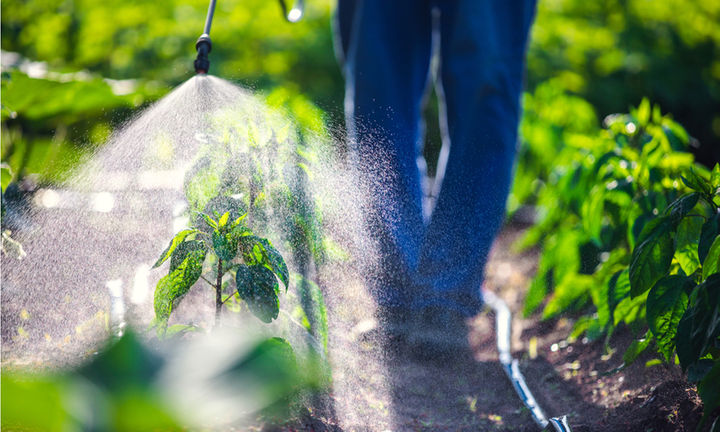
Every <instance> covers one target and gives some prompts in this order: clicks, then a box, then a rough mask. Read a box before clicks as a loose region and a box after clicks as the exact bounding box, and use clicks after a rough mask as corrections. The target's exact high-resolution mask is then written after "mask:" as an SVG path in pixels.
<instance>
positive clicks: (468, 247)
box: [418, 0, 535, 315]
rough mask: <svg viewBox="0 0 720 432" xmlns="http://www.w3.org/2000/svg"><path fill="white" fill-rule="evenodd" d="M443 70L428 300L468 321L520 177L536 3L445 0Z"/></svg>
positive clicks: (426, 246)
mask: <svg viewBox="0 0 720 432" xmlns="http://www.w3.org/2000/svg"><path fill="white" fill-rule="evenodd" d="M438 4H439V6H440V14H441V24H440V32H441V49H440V56H441V66H440V69H441V70H440V80H441V88H440V91H439V93H440V94H441V96H444V97H443V98H442V99H444V104H445V111H446V113H447V118H446V119H445V120H446V121H447V124H446V128H445V130H446V131H447V134H448V135H449V137H448V138H449V140H447V141H449V151H448V152H443V153H444V156H446V158H444V159H443V158H441V160H440V165H439V166H438V181H439V182H440V184H441V187H440V191H439V194H438V197H437V203H436V205H435V208H434V210H433V214H432V218H431V221H430V224H429V226H428V229H427V232H426V234H425V238H424V241H423V244H422V247H421V254H420V262H419V266H418V268H419V276H418V277H419V278H420V279H421V280H422V281H424V282H425V283H427V284H429V285H430V286H432V287H433V288H434V293H433V295H432V296H431V298H426V299H425V300H426V302H428V303H436V304H440V305H443V306H449V307H452V308H453V309H456V310H458V311H460V312H461V313H463V314H465V315H472V314H474V313H476V312H477V311H478V309H479V307H480V305H481V304H482V298H481V294H480V286H481V284H482V280H483V274H484V267H485V264H486V261H487V257H488V253H489V251H490V248H491V246H492V243H493V240H494V238H495V235H496V234H497V231H498V230H499V228H500V225H501V223H502V220H503V216H504V214H505V202H506V199H507V195H508V192H509V188H510V183H511V181H512V168H513V163H514V158H515V150H516V141H517V127H518V119H519V112H520V108H519V101H520V94H521V90H522V76H523V70H524V56H525V46H526V40H527V35H528V30H529V27H530V23H531V22H532V17H533V15H534V10H535V1H534V0H503V1H496V0H483V1H481V0H459V1H448V2H444V1H440V2H438Z"/></svg>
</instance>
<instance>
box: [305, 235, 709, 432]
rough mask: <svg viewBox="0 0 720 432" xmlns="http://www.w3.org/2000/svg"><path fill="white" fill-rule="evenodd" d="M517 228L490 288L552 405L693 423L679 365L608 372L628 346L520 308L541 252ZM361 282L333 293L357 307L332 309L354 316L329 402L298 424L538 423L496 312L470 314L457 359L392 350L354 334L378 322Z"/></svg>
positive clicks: (541, 397) (514, 426) (660, 427)
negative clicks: (523, 397) (514, 375)
mask: <svg viewBox="0 0 720 432" xmlns="http://www.w3.org/2000/svg"><path fill="white" fill-rule="evenodd" d="M520 235H521V230H520V229H518V228H506V229H505V230H504V231H503V233H502V234H501V235H500V237H499V239H498V241H497V242H496V245H495V248H494V250H493V253H492V256H491V259H490V262H489V264H488V271H487V280H486V288H487V289H490V290H493V291H494V292H495V293H497V294H498V295H499V296H500V297H502V298H503V299H504V300H505V301H506V302H507V303H508V306H509V307H510V309H511V310H512V313H513V338H512V339H513V340H512V343H513V351H514V352H515V354H514V355H515V357H516V358H519V359H520V365H521V369H522V371H523V373H524V374H525V375H526V378H527V380H528V385H529V386H530V388H531V390H532V391H533V393H534V394H535V396H536V398H537V399H538V402H539V403H540V404H541V406H542V408H543V409H544V410H545V412H546V414H548V415H549V416H559V415H563V414H567V415H568V417H569V419H570V424H571V426H572V427H573V430H575V431H603V430H614V431H625V430H626V431H634V430H653V431H683V430H694V428H695V425H696V424H697V421H698V420H699V415H700V412H701V411H700V410H701V408H700V407H699V405H698V404H699V400H698V398H697V394H696V393H695V391H694V389H692V388H691V387H689V386H687V385H686V384H685V383H684V381H683V378H682V374H681V373H680V371H679V370H678V368H676V367H669V366H664V365H659V366H653V367H651V368H646V367H645V364H644V363H645V362H644V361H643V359H641V360H640V361H638V362H637V363H636V364H634V365H633V366H631V367H630V368H627V369H626V370H624V371H621V372H618V373H611V374H607V373H608V372H609V371H612V370H613V369H615V368H617V367H618V366H620V364H621V363H622V359H621V356H622V354H621V353H622V352H623V351H622V349H617V350H616V351H615V352H611V353H605V352H604V349H603V346H602V344H601V343H588V342H587V341H582V340H581V341H576V342H574V343H567V342H566V339H567V337H568V335H569V333H570V330H571V322H570V321H569V320H568V319H560V320H557V321H553V322H540V321H539V320H538V317H531V318H529V319H524V318H522V316H521V313H520V311H521V309H522V299H523V297H524V294H525V291H526V289H527V285H528V282H529V278H530V277H531V275H532V274H533V273H534V270H535V265H536V261H537V254H536V253H535V252H529V253H525V254H517V253H513V252H512V248H511V245H512V243H513V242H514V241H515V240H516V239H517V238H518V237H519V236H520ZM359 290H361V289H360V288H359V287H354V289H344V290H340V291H341V293H342V294H341V295H339V296H338V298H337V301H338V302H339V304H343V305H351V307H342V308H338V309H336V310H335V311H334V312H333V313H332V314H331V317H330V320H331V322H333V320H336V321H335V322H338V321H340V322H346V323H349V324H351V325H349V326H346V327H342V326H340V327H337V328H335V330H334V331H333V332H332V334H331V341H330V345H331V347H333V348H331V351H332V352H331V357H332V362H333V367H334V387H333V389H332V392H331V394H330V395H329V403H328V404H327V407H329V408H328V409H326V410H324V411H321V412H319V413H317V415H316V416H310V417H311V418H312V420H309V421H308V422H306V423H305V424H304V426H301V428H304V429H307V430H342V431H537V430H539V428H538V427H537V426H536V425H535V423H534V422H533V420H532V418H531V416H530V414H529V411H528V410H527V409H526V408H525V407H524V406H523V405H522V403H521V402H520V399H519V398H518V397H517V395H516V394H515V392H514V390H513V389H512V387H511V385H510V383H509V381H508V380H507V378H506V376H505V374H504V372H503V371H502V369H501V366H500V364H499V362H498V360H497V350H496V347H495V343H496V342H495V332H494V317H493V316H492V314H491V313H489V312H483V313H481V314H480V315H478V316H477V317H476V318H475V319H474V320H473V323H472V324H473V325H472V329H471V331H470V334H469V338H470V343H471V347H472V350H471V351H467V352H462V353H458V354H457V356H455V357H454V358H452V359H443V360H439V361H429V362H428V361H418V360H416V359H415V358H413V357H412V356H408V355H404V354H403V353H402V352H400V353H399V355H397V354H398V353H393V354H392V355H390V354H388V352H387V349H384V347H383V344H382V343H379V342H378V341H372V339H371V340H367V339H364V338H362V337H359V336H358V335H359V334H363V332H366V331H367V330H368V329H369V328H372V327H373V325H374V322H373V320H372V314H369V313H368V311H372V305H371V304H369V303H368V300H367V299H366V298H364V297H363V296H354V295H353V294H352V293H357V292H358V291H359ZM343 295H345V296H346V297H345V298H343ZM347 296H349V297H347ZM330 309H331V311H332V309H333V308H332V305H331V307H330ZM333 315H334V316H333ZM631 340H632V335H630V334H629V332H626V333H625V334H620V335H619V336H616V337H615V339H614V340H613V344H614V345H615V346H618V347H619V348H624V347H625V346H627V344H629V343H630V341H631ZM531 345H532V347H531ZM395 351H398V350H395ZM399 351H401V349H400V350H399ZM529 351H530V352H529ZM650 358H651V357H648V359H650Z"/></svg>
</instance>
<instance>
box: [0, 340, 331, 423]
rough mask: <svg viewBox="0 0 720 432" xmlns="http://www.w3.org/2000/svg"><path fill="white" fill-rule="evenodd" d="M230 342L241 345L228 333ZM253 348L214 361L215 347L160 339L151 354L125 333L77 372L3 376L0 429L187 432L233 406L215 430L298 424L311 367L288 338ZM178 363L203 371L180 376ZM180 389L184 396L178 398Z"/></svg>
mask: <svg viewBox="0 0 720 432" xmlns="http://www.w3.org/2000/svg"><path fill="white" fill-rule="evenodd" d="M224 338H225V340H226V341H227V342H228V343H235V344H237V341H235V340H233V338H231V337H228V335H227V334H225V335H224ZM246 345H247V346H245V345H242V348H241V349H235V350H234V351H232V352H233V353H234V354H233V355H232V356H230V357H227V356H226V358H225V361H223V362H219V363H218V362H216V361H214V358H213V356H217V355H218V353H217V352H212V349H210V351H211V352H212V353H210V354H209V353H208V349H207V347H203V348H201V346H194V345H192V344H191V342H188V341H182V342H175V345H172V344H170V343H168V342H159V341H155V342H154V344H153V348H152V349H150V348H148V347H146V346H145V344H144V343H143V342H142V341H141V340H140V339H139V338H138V337H137V336H135V335H133V334H132V333H126V334H125V335H124V336H122V337H121V338H120V339H118V340H114V341H109V343H108V345H107V347H106V348H105V349H103V350H101V351H100V352H99V353H98V354H97V355H95V356H93V357H92V358H90V359H87V360H86V362H85V363H84V364H82V365H80V366H77V367H74V368H70V369H67V370H53V371H46V372H44V373H38V372H37V371H35V372H33V373H28V372H20V371H14V370H13V371H8V370H3V373H2V393H3V394H2V396H3V397H2V416H1V419H0V426H1V427H2V428H3V430H5V429H7V430H38V431H40V430H41V431H66V430H114V431H149V430H163V431H169V430H187V428H188V424H192V425H194V426H195V428H197V427H198V426H200V425H202V428H203V429H207V428H208V427H210V426H209V425H207V424H203V423H204V421H206V418H204V417H202V414H201V413H203V412H207V410H209V409H210V410H212V409H215V407H217V406H227V405H223V404H227V403H228V401H230V400H231V401H233V402H236V404H235V405H234V410H233V411H230V412H228V413H227V414H226V415H221V416H216V418H213V422H214V423H215V426H216V427H220V426H224V428H231V427H235V426H237V425H239V424H243V423H247V422H250V423H257V422H258V420H260V421H262V422H266V423H272V422H274V421H278V419H279V420H280V421H287V420H285V419H288V418H290V419H292V415H293V414H294V413H296V412H297V411H296V409H297V407H296V406H293V405H292V400H291V396H293V395H295V394H297V392H298V391H301V390H303V389H308V388H312V387H314V386H315V385H317V382H316V380H315V378H314V377H313V375H312V372H311V371H308V370H312V368H310V369H308V368H307V367H308V363H307V362H305V361H304V360H303V359H301V358H296V356H295V355H294V353H293V351H292V349H291V348H290V346H289V344H288V343H287V342H286V341H285V340H284V339H280V338H270V339H265V340H258V341H254V342H246ZM236 348H237V347H236ZM178 364H182V365H185V366H192V367H191V368H190V369H191V370H194V371H199V370H202V371H203V373H201V374H196V375H199V376H194V377H193V376H189V375H193V374H184V375H178V372H179V371H178V370H177V369H176V366H177V365H178ZM301 367H303V368H304V369H305V370H303V369H301ZM182 372H183V373H185V372H186V370H183V371H182ZM189 382H191V383H192V385H189ZM178 386H179V387H180V388H182V390H183V394H182V395H181V396H180V397H178V396H179V395H178V394H176V393H175V392H177V388H176V387H178ZM183 398H190V399H191V400H193V401H195V404H194V407H193V408H194V409H193V410H190V411H188V410H187V409H185V407H184V405H183ZM243 401H245V402H246V403H245V404H243V403H242V402H243ZM280 415H282V416H288V417H278V416H280ZM221 429H222V428H221Z"/></svg>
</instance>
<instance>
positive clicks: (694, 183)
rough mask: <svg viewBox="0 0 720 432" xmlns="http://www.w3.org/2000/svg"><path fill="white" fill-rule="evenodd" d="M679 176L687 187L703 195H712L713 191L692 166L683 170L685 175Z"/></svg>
mask: <svg viewBox="0 0 720 432" xmlns="http://www.w3.org/2000/svg"><path fill="white" fill-rule="evenodd" d="M680 178H681V179H682V181H683V183H685V185H686V186H687V187H689V188H690V189H692V190H694V191H696V192H700V193H702V194H703V195H712V194H713V193H714V192H715V191H713V189H712V186H710V184H709V183H708V182H707V180H705V179H704V178H702V177H700V176H699V175H698V174H697V173H696V172H695V170H694V169H692V168H690V169H689V170H688V171H686V172H685V176H680Z"/></svg>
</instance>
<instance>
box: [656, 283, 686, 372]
mask: <svg viewBox="0 0 720 432" xmlns="http://www.w3.org/2000/svg"><path fill="white" fill-rule="evenodd" d="M693 285H694V282H693V280H692V279H691V278H688V277H686V276H679V275H673V276H667V277H664V278H662V279H660V280H659V281H658V282H657V283H656V284H655V285H654V286H653V287H652V288H651V289H650V292H649V293H648V297H647V303H646V308H647V312H646V316H647V321H648V326H649V327H650V331H652V333H653V335H654V336H655V339H656V340H657V346H658V351H659V352H660V354H662V355H663V357H665V361H668V362H669V361H670V359H671V358H672V354H673V351H674V350H675V334H676V331H677V326H678V323H679V322H680V318H682V316H683V314H684V313H685V310H686V309H687V304H688V295H687V289H688V288H689V286H693Z"/></svg>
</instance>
